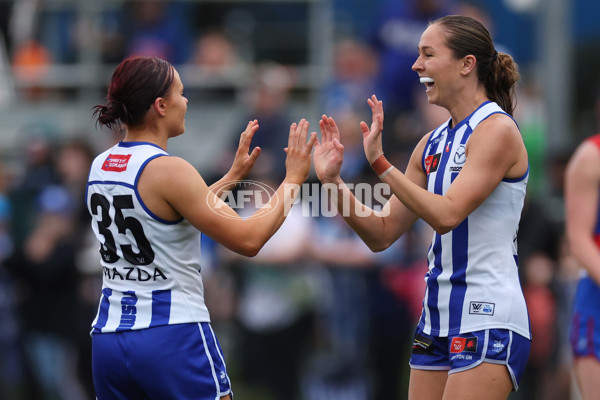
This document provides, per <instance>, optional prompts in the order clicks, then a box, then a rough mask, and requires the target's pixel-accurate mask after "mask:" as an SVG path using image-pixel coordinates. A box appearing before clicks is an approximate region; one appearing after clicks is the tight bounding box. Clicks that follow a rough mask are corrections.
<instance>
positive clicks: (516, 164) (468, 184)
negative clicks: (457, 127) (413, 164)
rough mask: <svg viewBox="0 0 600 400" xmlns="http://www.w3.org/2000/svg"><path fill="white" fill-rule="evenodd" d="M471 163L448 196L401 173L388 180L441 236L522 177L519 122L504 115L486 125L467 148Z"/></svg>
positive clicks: (525, 165)
mask: <svg viewBox="0 0 600 400" xmlns="http://www.w3.org/2000/svg"><path fill="white" fill-rule="evenodd" d="M466 155H467V161H466V162H465V164H464V166H463V168H462V170H461V172H460V173H459V174H458V176H457V177H456V179H455V180H454V182H453V183H452V185H451V186H450V188H449V189H448V191H447V192H446V194H445V195H443V196H441V195H437V194H434V193H431V192H429V191H427V190H426V189H423V188H422V187H420V186H418V185H416V184H414V183H413V182H411V181H410V180H409V179H408V178H407V177H406V176H405V175H404V174H402V173H401V172H400V171H398V170H395V169H394V170H392V171H391V172H390V173H389V174H388V175H386V176H385V177H384V181H385V182H386V183H388V184H389V185H390V187H391V189H392V192H393V193H394V194H395V195H396V196H397V197H398V198H399V199H400V201H401V202H402V203H403V204H404V205H405V206H406V207H408V208H409V209H410V210H411V211H412V212H413V213H415V214H416V215H417V216H419V217H420V218H422V219H423V220H425V221H426V222H427V223H428V224H429V225H431V226H432V227H433V229H435V230H436V232H438V233H440V234H444V233H446V232H449V231H451V230H452V229H454V228H455V227H457V226H458V225H459V224H460V223H461V222H462V221H463V220H464V219H465V218H466V217H467V216H468V215H469V214H471V213H472V212H473V211H474V210H475V209H476V208H477V207H479V206H480V205H481V204H482V203H483V202H484V201H485V199H487V198H488V197H489V196H490V194H491V193H492V192H493V191H494V189H495V188H496V187H497V186H498V185H499V184H500V182H501V181H502V179H504V178H519V177H522V176H523V175H524V174H525V173H526V172H527V168H528V160H527V151H526V149H525V145H524V143H523V139H522V138H521V134H520V132H519V129H518V128H517V126H516V124H515V122H514V121H513V120H512V119H511V118H510V117H508V116H506V115H504V114H494V115H491V116H490V117H488V118H487V119H486V120H484V121H482V122H481V123H480V124H479V125H478V126H477V128H476V129H475V131H474V132H473V133H472V134H471V137H470V138H469V140H468V142H467V146H466Z"/></svg>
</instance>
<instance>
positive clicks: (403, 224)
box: [314, 116, 426, 251]
mask: <svg viewBox="0 0 600 400" xmlns="http://www.w3.org/2000/svg"><path fill="white" fill-rule="evenodd" d="M319 127H320V129H321V143H317V145H316V146H315V155H314V160H315V170H316V172H317V176H318V177H319V179H320V180H321V182H322V183H323V184H324V186H325V187H327V186H329V187H332V188H333V190H331V191H330V193H331V195H332V196H331V201H332V203H333V204H334V205H335V206H336V207H337V209H338V212H339V213H340V214H341V215H342V217H343V218H344V220H345V221H346V223H347V224H348V225H349V226H350V227H351V228H352V229H353V230H354V231H355V232H356V233H357V234H358V235H359V236H360V238H361V239H362V240H363V241H364V242H365V243H366V244H367V246H369V248H370V249H371V250H373V251H382V250H384V249H386V248H387V247H389V246H390V245H391V244H392V243H394V242H395V241H396V240H397V239H398V238H399V237H400V236H401V235H402V234H403V233H404V232H406V231H407V230H408V229H410V227H411V226H412V225H413V224H414V223H415V222H416V220H417V216H416V215H415V214H414V213H412V212H411V211H410V210H409V209H407V208H406V207H405V206H404V205H403V204H402V203H401V202H400V201H399V200H398V198H397V197H396V196H392V197H391V198H390V200H389V201H388V202H387V203H386V204H385V206H384V207H383V209H382V210H381V211H380V212H375V211H374V210H372V209H370V208H368V207H367V206H365V205H364V204H362V203H361V202H360V201H359V200H358V199H356V198H355V197H354V195H353V194H352V192H351V191H350V189H348V187H347V186H346V184H345V183H344V181H343V180H342V178H341V177H340V175H339V171H340V167H341V164H342V160H343V150H344V147H343V146H342V144H341V143H340V132H339V129H338V128H337V125H336V123H335V121H334V120H333V118H329V117H327V116H323V118H322V119H321V121H320V122H319ZM421 142H422V143H420V144H419V145H418V146H417V148H416V149H415V152H414V153H413V156H412V157H411V161H410V163H409V166H408V168H407V170H406V176H408V177H409V179H411V180H412V181H413V182H414V184H415V185H419V186H422V187H425V175H424V174H423V172H422V169H421V168H420V166H419V162H418V161H417V159H418V158H419V157H418V156H416V155H415V154H417V153H418V152H419V151H421V152H422V149H423V147H424V143H425V142H426V138H424V139H423V140H422V141H421Z"/></svg>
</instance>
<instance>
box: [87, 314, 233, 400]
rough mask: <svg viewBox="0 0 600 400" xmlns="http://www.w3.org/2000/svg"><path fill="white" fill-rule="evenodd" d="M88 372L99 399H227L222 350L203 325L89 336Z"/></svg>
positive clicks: (207, 324)
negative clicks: (89, 355) (91, 373)
mask: <svg viewBox="0 0 600 400" xmlns="http://www.w3.org/2000/svg"><path fill="white" fill-rule="evenodd" d="M92 367H93V378H94V387H95V390H96V396H97V399H98V400H108V399H110V400H113V399H116V400H121V399H122V400H136V399H139V400H142V399H143V400H146V399H160V400H169V399H173V400H175V399H177V400H192V399H194V400H200V399H206V400H209V399H210V400H217V399H219V398H220V397H222V396H225V395H227V394H231V382H230V381H229V376H228V375H227V370H226V367H225V361H224V358H223V354H222V351H221V347H220V345H219V343H218V341H217V338H216V336H215V334H214V332H213V330H212V328H211V326H210V324H209V323H207V322H203V323H197V324H196V323H191V324H177V325H165V326H157V327H152V328H147V329H140V330H131V331H122V332H114V333H98V334H92ZM232 396H233V395H232Z"/></svg>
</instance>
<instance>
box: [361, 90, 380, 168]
mask: <svg viewBox="0 0 600 400" xmlns="http://www.w3.org/2000/svg"><path fill="white" fill-rule="evenodd" d="M367 103H368V104H369V107H371V112H372V114H373V122H371V128H370V129H369V126H368V125H367V123H366V122H364V121H361V123H360V130H361V131H362V135H363V147H364V149H365V156H366V157H367V160H368V161H369V164H372V163H373V161H375V160H376V159H377V157H379V156H380V155H382V154H383V146H382V144H381V132H382V131H383V103H382V101H381V100H378V99H377V96H375V95H373V96H371V98H370V99H367Z"/></svg>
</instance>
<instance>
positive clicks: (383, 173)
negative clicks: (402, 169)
mask: <svg viewBox="0 0 600 400" xmlns="http://www.w3.org/2000/svg"><path fill="white" fill-rule="evenodd" d="M392 169H394V166H393V165H392V166H391V167H389V168H388V169H386V170H385V171H383V172H382V173H381V175H378V176H379V179H383V178H384V177H385V176H386V175H387V174H389V173H390V171H391V170H392Z"/></svg>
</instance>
